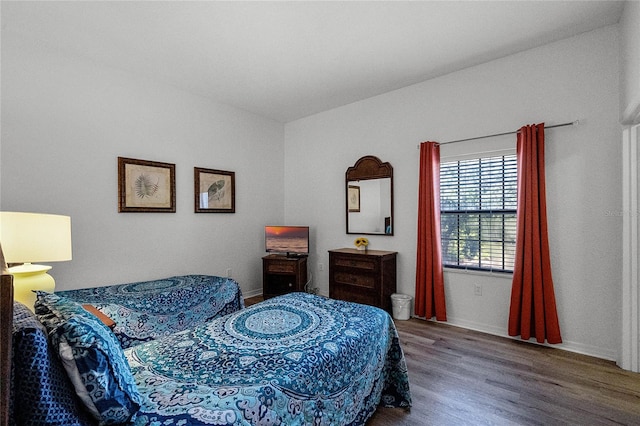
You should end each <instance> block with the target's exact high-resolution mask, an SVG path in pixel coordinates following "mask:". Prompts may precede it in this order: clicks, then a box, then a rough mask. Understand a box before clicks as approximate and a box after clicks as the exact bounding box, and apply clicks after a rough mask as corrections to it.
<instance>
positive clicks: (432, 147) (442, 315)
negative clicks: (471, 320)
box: [415, 142, 447, 321]
mask: <svg viewBox="0 0 640 426" xmlns="http://www.w3.org/2000/svg"><path fill="white" fill-rule="evenodd" d="M415 314H416V315H417V316H421V317H426V318H433V317H434V316H435V317H436V319H437V320H438V321H446V320H447V309H446V303H445V298H444V273H443V270H442V247H441V245H440V145H438V144H437V143H435V142H423V143H422V144H420V182H419V189H418V257H417V262H416V300H415Z"/></svg>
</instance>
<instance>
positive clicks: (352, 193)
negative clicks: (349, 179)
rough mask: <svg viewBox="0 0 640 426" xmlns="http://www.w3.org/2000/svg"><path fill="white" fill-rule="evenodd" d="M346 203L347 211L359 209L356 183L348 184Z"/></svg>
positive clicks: (358, 188) (358, 194) (353, 211)
mask: <svg viewBox="0 0 640 426" xmlns="http://www.w3.org/2000/svg"><path fill="white" fill-rule="evenodd" d="M347 203H349V205H348V206H347V208H348V209H349V213H357V212H359V211H360V187H359V186H357V185H349V192H348V194H347Z"/></svg>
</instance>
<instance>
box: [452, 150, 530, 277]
mask: <svg viewBox="0 0 640 426" xmlns="http://www.w3.org/2000/svg"><path fill="white" fill-rule="evenodd" d="M517 185H518V183H517V165H516V156H515V155H505V156H500V157H486V158H475V159H471V160H461V161H451V162H444V163H442V164H441V165H440V214H441V236H442V260H443V263H444V266H446V267H451V268H462V269H473V270H482V271H497V272H513V261H514V256H515V246H516V244H515V239H516V207H517Z"/></svg>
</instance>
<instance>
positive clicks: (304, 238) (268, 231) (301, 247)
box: [264, 226, 309, 257]
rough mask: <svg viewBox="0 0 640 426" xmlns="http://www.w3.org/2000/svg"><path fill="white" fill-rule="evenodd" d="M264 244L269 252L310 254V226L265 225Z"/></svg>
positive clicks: (289, 254)
mask: <svg viewBox="0 0 640 426" xmlns="http://www.w3.org/2000/svg"><path fill="white" fill-rule="evenodd" d="M264 245H265V249H266V251H267V252H269V253H273V254H286V255H287V256H289V257H295V256H306V255H308V254H309V227H308V226H265V227H264Z"/></svg>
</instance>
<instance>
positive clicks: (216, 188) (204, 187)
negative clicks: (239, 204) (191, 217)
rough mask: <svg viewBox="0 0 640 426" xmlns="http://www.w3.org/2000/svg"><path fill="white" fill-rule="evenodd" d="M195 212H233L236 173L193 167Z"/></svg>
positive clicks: (234, 206)
mask: <svg viewBox="0 0 640 426" xmlns="http://www.w3.org/2000/svg"><path fill="white" fill-rule="evenodd" d="M193 171H194V194H195V212H196V213H235V212H236V174H235V173H234V172H229V171H225V170H214V169H204V168H202V167H194V168H193Z"/></svg>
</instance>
